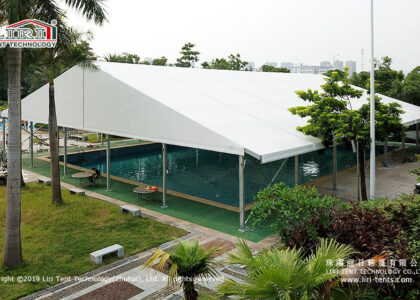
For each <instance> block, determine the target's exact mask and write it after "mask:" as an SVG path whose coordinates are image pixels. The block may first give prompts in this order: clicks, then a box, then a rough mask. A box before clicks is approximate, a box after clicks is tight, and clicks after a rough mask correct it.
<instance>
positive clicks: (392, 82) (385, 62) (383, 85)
mask: <svg viewBox="0 0 420 300" xmlns="http://www.w3.org/2000/svg"><path fill="white" fill-rule="evenodd" d="M391 65H392V58H391V57H389V56H384V57H383V58H382V60H381V61H376V62H375V92H377V93H379V94H383V95H386V96H389V97H393V98H396V99H402V94H401V92H402V85H403V81H404V73H403V72H402V71H396V70H393V69H392V68H391ZM351 83H352V84H353V85H356V86H358V87H361V88H367V89H369V88H370V73H369V72H365V71H364V72H360V73H359V74H354V75H353V76H352V78H351Z"/></svg>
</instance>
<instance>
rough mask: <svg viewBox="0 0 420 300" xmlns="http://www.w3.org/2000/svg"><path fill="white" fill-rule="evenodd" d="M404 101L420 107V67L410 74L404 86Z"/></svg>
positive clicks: (402, 91) (402, 92)
mask: <svg viewBox="0 0 420 300" xmlns="http://www.w3.org/2000/svg"><path fill="white" fill-rule="evenodd" d="M401 94H402V100H404V101H407V102H409V103H412V104H415V105H418V106H420V66H418V67H416V68H414V69H413V71H411V72H410V73H408V75H407V77H406V78H405V80H404V83H403V84H402V90H401Z"/></svg>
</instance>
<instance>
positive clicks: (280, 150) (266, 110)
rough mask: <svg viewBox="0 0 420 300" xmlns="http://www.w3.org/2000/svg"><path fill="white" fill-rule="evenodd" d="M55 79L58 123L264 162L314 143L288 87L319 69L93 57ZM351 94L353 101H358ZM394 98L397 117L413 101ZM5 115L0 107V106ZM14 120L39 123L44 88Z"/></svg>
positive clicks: (306, 81) (44, 109) (312, 79)
mask: <svg viewBox="0 0 420 300" xmlns="http://www.w3.org/2000/svg"><path fill="white" fill-rule="evenodd" d="M98 67H99V69H100V70H99V71H91V70H83V69H81V68H79V67H77V66H76V67H73V68H71V69H70V70H69V71H67V72H65V73H64V74H62V75H61V76H59V77H58V78H57V79H56V81H55V91H56V92H55V93H56V94H55V95H56V107H57V118H58V123H59V126H64V127H71V128H77V129H86V130H91V131H96V132H103V133H108V134H114V135H120V136H125V137H130V138H139V139H145V140H149V141H155V142H162V143H167V144H173V145H179V146H186V147H193V148H199V149H206V150H213V151H219V152H225V153H232V154H238V155H243V154H244V153H248V154H250V155H252V156H254V157H256V158H258V159H260V160H261V162H262V163H265V162H270V161H274V160H278V159H282V158H285V157H290V156H294V155H298V154H302V153H306V152H310V151H314V150H317V149H320V148H322V145H321V143H320V140H319V139H317V138H315V137H311V136H306V135H304V134H302V133H300V132H299V131H297V130H296V127H297V126H302V125H304V124H305V122H306V121H305V120H304V119H301V118H300V117H298V116H293V115H292V114H291V113H290V112H289V111H288V108H290V107H293V106H298V105H307V104H308V103H306V102H304V101H303V100H301V99H299V97H298V96H297V95H296V94H295V91H296V90H306V89H308V88H311V89H318V90H319V89H320V85H321V84H323V83H324V80H323V76H322V75H313V74H284V73H262V72H242V71H225V70H206V69H195V68H175V67H160V66H147V65H132V64H121V63H108V62H98ZM366 98H367V95H366V94H365V95H364V97H363V99H360V100H354V103H353V105H354V107H358V106H360V105H361V104H363V103H366ZM382 98H383V101H384V102H385V103H388V102H393V101H396V102H399V103H400V104H401V105H402V107H403V110H404V111H405V114H404V115H403V116H402V117H403V122H404V123H405V124H407V125H411V124H414V123H417V122H420V107H418V106H414V105H411V104H408V103H405V102H401V101H398V100H395V99H392V98H389V97H385V96H382ZM3 116H7V111H6V112H3ZM22 119H24V120H29V121H34V122H42V123H47V121H48V86H44V87H42V88H40V89H39V90H37V91H35V92H34V93H32V94H31V95H29V96H28V97H26V98H25V99H23V102H22Z"/></svg>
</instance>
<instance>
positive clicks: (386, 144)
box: [384, 139, 388, 167]
mask: <svg viewBox="0 0 420 300" xmlns="http://www.w3.org/2000/svg"><path fill="white" fill-rule="evenodd" d="M384 167H388V139H385V142H384Z"/></svg>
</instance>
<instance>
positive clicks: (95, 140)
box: [86, 133, 127, 143]
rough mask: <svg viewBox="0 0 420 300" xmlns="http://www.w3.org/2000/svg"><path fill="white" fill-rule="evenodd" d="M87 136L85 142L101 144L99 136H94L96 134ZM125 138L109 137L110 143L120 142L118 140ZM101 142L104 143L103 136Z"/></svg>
mask: <svg viewBox="0 0 420 300" xmlns="http://www.w3.org/2000/svg"><path fill="white" fill-rule="evenodd" d="M86 136H87V142H89V143H100V142H101V134H98V135H97V134H96V133H89V134H87V135H86ZM124 139H127V138H124V137H120V136H114V135H111V136H110V141H120V140H124ZM103 142H104V143H105V142H106V135H105V134H104V135H103Z"/></svg>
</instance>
